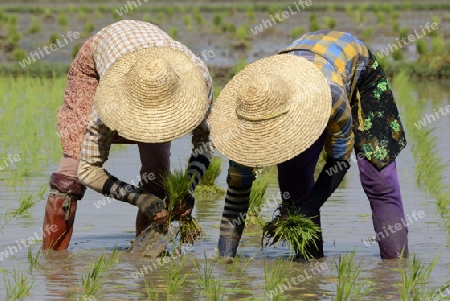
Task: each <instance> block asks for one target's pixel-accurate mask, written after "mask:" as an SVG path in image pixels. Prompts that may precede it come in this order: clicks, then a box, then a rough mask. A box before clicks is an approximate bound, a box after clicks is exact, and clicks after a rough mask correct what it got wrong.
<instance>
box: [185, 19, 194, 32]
mask: <svg viewBox="0 0 450 301" xmlns="http://www.w3.org/2000/svg"><path fill="white" fill-rule="evenodd" d="M183 22H184V26H186V30H187V31H192V30H193V28H192V18H191V16H190V15H185V16H184V17H183Z"/></svg>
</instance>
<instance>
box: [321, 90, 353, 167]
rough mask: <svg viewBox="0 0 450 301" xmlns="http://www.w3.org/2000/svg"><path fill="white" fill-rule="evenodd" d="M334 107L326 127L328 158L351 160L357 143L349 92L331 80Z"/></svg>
mask: <svg viewBox="0 0 450 301" xmlns="http://www.w3.org/2000/svg"><path fill="white" fill-rule="evenodd" d="M329 84H330V89H331V96H332V109H331V116H330V120H329V121H328V124H327V127H326V129H325V150H326V152H327V156H328V158H332V159H334V160H349V159H350V155H351V152H352V149H353V146H354V143H355V138H354V134H353V131H352V114H351V108H350V104H349V102H348V100H347V94H346V93H345V91H344V90H343V89H342V87H341V86H340V85H338V84H336V83H334V82H331V81H329Z"/></svg>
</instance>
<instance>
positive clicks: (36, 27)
mask: <svg viewBox="0 0 450 301" xmlns="http://www.w3.org/2000/svg"><path fill="white" fill-rule="evenodd" d="M39 31H41V24H40V23H39V21H38V19H37V18H36V17H35V16H31V25H30V28H29V29H28V33H31V34H33V33H37V32H39Z"/></svg>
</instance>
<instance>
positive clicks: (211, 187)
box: [195, 156, 225, 195]
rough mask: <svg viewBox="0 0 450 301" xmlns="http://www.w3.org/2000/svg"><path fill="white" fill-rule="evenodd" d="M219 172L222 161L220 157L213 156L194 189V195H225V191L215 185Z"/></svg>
mask: <svg viewBox="0 0 450 301" xmlns="http://www.w3.org/2000/svg"><path fill="white" fill-rule="evenodd" d="M221 172H222V160H221V159H220V157H218V156H215V157H213V158H212V160H211V162H210V163H209V166H208V169H207V170H206V171H205V173H204V174H203V176H202V178H201V180H200V182H199V183H198V185H197V187H196V188H195V194H221V195H223V194H225V190H224V189H223V188H221V187H220V186H218V185H217V184H216V180H217V178H218V177H219V176H220V173H221Z"/></svg>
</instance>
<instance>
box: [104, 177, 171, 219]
mask: <svg viewBox="0 0 450 301" xmlns="http://www.w3.org/2000/svg"><path fill="white" fill-rule="evenodd" d="M102 194H103V195H105V196H108V197H112V198H115V199H117V200H119V201H122V202H126V203H129V204H131V205H134V206H137V207H138V208H139V210H140V211H141V212H142V213H144V214H145V215H146V216H148V217H149V218H150V219H151V220H152V221H154V222H157V223H159V224H164V223H167V221H168V220H167V218H168V213H167V210H166V204H165V203H164V201H163V200H161V199H160V198H158V197H157V196H155V195H153V194H151V193H148V192H146V191H145V190H143V189H142V188H139V187H136V186H134V185H130V184H127V183H125V182H122V181H120V180H118V179H117V178H116V177H114V176H110V177H109V179H108V180H107V181H106V182H105V184H104V185H103V189H102Z"/></svg>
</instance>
